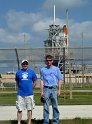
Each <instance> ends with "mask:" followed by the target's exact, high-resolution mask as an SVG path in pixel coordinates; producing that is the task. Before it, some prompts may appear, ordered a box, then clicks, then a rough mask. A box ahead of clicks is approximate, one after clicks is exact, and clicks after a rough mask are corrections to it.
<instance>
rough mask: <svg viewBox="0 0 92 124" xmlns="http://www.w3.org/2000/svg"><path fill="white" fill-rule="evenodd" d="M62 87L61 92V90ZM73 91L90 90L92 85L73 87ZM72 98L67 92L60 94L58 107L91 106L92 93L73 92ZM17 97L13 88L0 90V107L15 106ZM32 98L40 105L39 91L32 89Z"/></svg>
mask: <svg viewBox="0 0 92 124" xmlns="http://www.w3.org/2000/svg"><path fill="white" fill-rule="evenodd" d="M63 88H64V87H63V86H62V89H61V91H62V90H63ZM72 89H73V90H91V89H92V84H88V85H87V84H85V85H83V87H82V88H81V87H80V85H77V86H76V85H75V86H73V88H72ZM65 90H69V85H65ZM72 95H73V98H72V99H70V94H69V92H65V93H62V94H61V96H60V97H58V103H59V105H92V92H85V91H84V92H73V93H72ZM16 96H17V91H16V90H15V88H5V89H4V90H2V89H0V105H15V101H16ZM34 98H35V103H36V105H42V103H41V101H40V89H39V88H36V89H34Z"/></svg>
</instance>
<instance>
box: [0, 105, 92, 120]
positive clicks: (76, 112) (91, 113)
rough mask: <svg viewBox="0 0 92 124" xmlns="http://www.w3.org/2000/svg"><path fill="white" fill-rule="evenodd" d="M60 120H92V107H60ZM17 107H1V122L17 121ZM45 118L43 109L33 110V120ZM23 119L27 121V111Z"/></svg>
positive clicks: (40, 107) (39, 107) (38, 107)
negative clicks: (77, 118)
mask: <svg viewBox="0 0 92 124" xmlns="http://www.w3.org/2000/svg"><path fill="white" fill-rule="evenodd" d="M59 111H60V119H73V118H76V117H79V118H92V105H70V106H69V105H68V106H67V105H66V106H59ZM16 113H17V110H16V107H15V106H0V120H16ZM34 118H36V119H42V118H43V107H42V106H36V107H35V109H34V110H33V119H34ZM23 119H24V120H25V119H26V111H23ZM50 119H52V108H51V106H50Z"/></svg>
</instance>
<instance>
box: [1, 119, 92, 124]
mask: <svg viewBox="0 0 92 124" xmlns="http://www.w3.org/2000/svg"><path fill="white" fill-rule="evenodd" d="M42 122H43V120H35V119H32V124H42ZM0 124H17V121H16V120H11V121H0ZM22 124H27V123H26V121H25V120H24V121H22ZM49 124H52V120H50V122H49ZM59 124H92V119H80V118H75V119H67V120H60V123H59Z"/></svg>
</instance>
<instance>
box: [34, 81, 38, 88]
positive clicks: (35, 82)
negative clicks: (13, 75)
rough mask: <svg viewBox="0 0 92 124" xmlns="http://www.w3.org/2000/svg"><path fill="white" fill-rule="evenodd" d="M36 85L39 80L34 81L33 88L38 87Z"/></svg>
mask: <svg viewBox="0 0 92 124" xmlns="http://www.w3.org/2000/svg"><path fill="white" fill-rule="evenodd" d="M36 85H37V81H34V83H33V89H34V88H35V87H36Z"/></svg>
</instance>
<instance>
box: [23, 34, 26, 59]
mask: <svg viewBox="0 0 92 124" xmlns="http://www.w3.org/2000/svg"><path fill="white" fill-rule="evenodd" d="M23 36H24V58H25V57H26V40H25V38H26V35H25V33H24V35H23Z"/></svg>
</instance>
